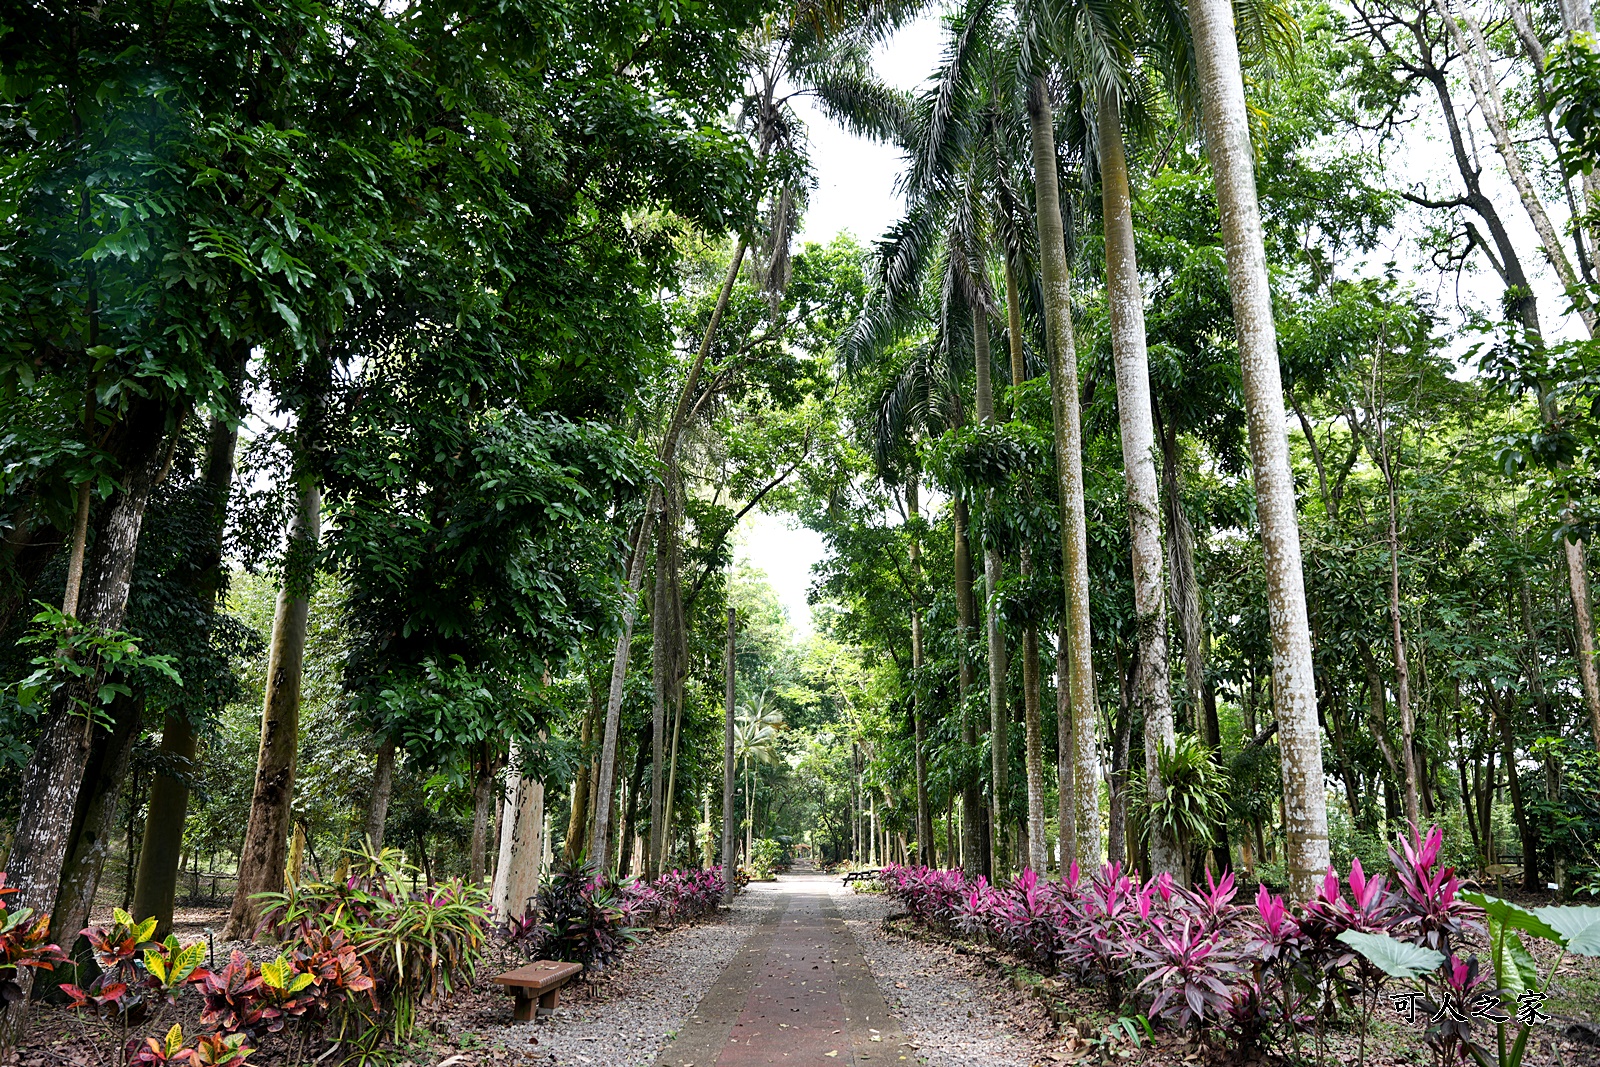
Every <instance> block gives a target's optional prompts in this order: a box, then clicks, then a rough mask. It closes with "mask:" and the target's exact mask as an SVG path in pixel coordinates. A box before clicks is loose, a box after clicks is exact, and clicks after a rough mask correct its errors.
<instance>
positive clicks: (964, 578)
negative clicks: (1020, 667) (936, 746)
mask: <svg viewBox="0 0 1600 1067" xmlns="http://www.w3.org/2000/svg"><path fill="white" fill-rule="evenodd" d="M951 526H952V528H953V533H954V536H955V546H954V553H955V572H956V631H957V632H956V646H957V649H958V652H957V664H958V666H957V672H958V673H957V676H956V677H957V692H958V693H959V696H960V701H961V743H962V745H964V746H966V748H968V749H969V750H970V749H973V748H976V747H977V746H978V729H977V724H976V723H974V722H973V721H972V714H971V713H970V711H969V710H968V708H967V694H968V693H969V692H971V691H972V684H973V681H974V678H973V670H972V656H971V655H970V654H969V652H968V649H969V647H970V645H971V642H972V625H973V621H974V619H975V618H976V616H977V605H976V604H974V603H973V596H972V542H971V539H970V538H969V536H968V533H969V531H970V530H971V529H972V522H971V517H970V516H969V515H968V514H967V506H966V504H965V503H963V502H962V500H961V498H960V497H957V498H956V499H954V500H953V501H951ZM987 824H988V818H987V815H986V813H985V812H984V808H983V794H982V790H981V787H980V786H979V784H978V780H977V778H976V777H975V776H973V775H970V774H969V775H966V776H965V778H964V779H963V781H962V783H961V869H962V870H963V871H965V872H966V874H967V876H968V877H969V878H970V877H975V876H977V875H978V874H980V873H985V872H986V871H987V870H988V867H989V849H988V845H987V844H986V841H987V838H988V833H987V830H986V827H987Z"/></svg>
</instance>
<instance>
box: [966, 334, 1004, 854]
mask: <svg viewBox="0 0 1600 1067" xmlns="http://www.w3.org/2000/svg"><path fill="white" fill-rule="evenodd" d="M972 347H973V361H974V365H975V366H976V368H977V376H978V403H977V409H978V421H979V422H980V423H992V422H994V385H993V382H992V376H991V367H990V362H989V361H990V352H989V318H988V316H987V315H986V314H985V313H984V311H983V309H982V308H981V307H979V306H978V305H976V304H974V305H973V307H972ZM999 586H1000V550H999V549H997V548H995V546H994V544H993V543H992V540H991V539H990V538H985V539H984V546H983V621H984V633H985V634H986V636H987V637H988V644H989V845H990V858H989V863H990V869H991V872H992V874H991V877H994V878H998V877H1000V875H1001V873H1002V872H1004V871H1006V870H1007V869H1009V867H1010V864H1011V857H1010V856H1008V855H1007V854H1006V852H1007V849H1006V845H1005V840H1006V834H1005V826H1006V808H1007V801H1008V800H1009V799H1010V798H1009V796H1008V790H1007V788H1006V786H1007V783H1006V771H1007V769H1008V764H1009V763H1010V760H1009V759H1008V758H1007V757H1008V756H1009V755H1010V746H1009V745H1008V744H1007V738H1006V734H1007V730H1006V727H1007V724H1008V722H1009V719H1008V717H1007V714H1006V638H1005V633H1004V631H1002V630H1001V628H1000V602H999Z"/></svg>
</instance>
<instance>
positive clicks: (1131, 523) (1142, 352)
mask: <svg viewBox="0 0 1600 1067" xmlns="http://www.w3.org/2000/svg"><path fill="white" fill-rule="evenodd" d="M1097 142H1098V146H1099V150H1100V198H1101V204H1102V206H1103V210H1104V212H1105V244H1106V291H1107V303H1108V304H1109V305H1110V311H1111V354H1112V359H1113V361H1114V362H1115V364H1116V374H1117V416H1118V421H1119V423H1120V424H1121V430H1122V471H1123V479H1124V481H1125V483H1126V485H1127V490H1128V539H1129V541H1130V542H1131V544H1132V546H1133V610H1134V613H1135V615H1136V617H1137V618H1136V624H1137V628H1138V640H1139V659H1138V663H1139V673H1138V677H1137V678H1136V679H1135V680H1134V686H1133V700H1134V706H1135V707H1136V708H1137V709H1138V712H1139V715H1140V717H1141V718H1142V719H1143V720H1144V773H1145V792H1146V794H1147V795H1148V796H1149V798H1150V804H1151V807H1152V808H1154V807H1155V806H1156V805H1158V804H1160V803H1162V802H1163V801H1164V800H1165V799H1166V787H1165V783H1163V782H1162V781H1161V771H1160V767H1159V762H1160V758H1161V755H1162V753H1164V752H1170V751H1171V750H1172V746H1173V725H1172V692H1171V689H1170V687H1169V684H1168V666H1167V597H1166V586H1165V583H1164V581H1163V575H1162V569H1161V568H1162V559H1161V497H1160V490H1159V488H1158V486H1157V482H1156V463H1155V456H1156V436H1155V428H1154V426H1153V425H1152V424H1151V411H1150V364H1149V359H1148V356H1147V353H1146V349H1145V337H1144V291H1143V290H1142V289H1141V288H1140V286H1139V263H1138V258H1137V254H1136V252H1135V250H1134V244H1133V201H1132V197H1131V195H1130V194H1129V191H1128V161H1127V157H1126V155H1125V154H1124V151H1123V146H1122V115H1121V112H1120V110H1119V108H1118V105H1117V101H1116V99H1115V97H1114V96H1113V95H1112V94H1111V93H1110V92H1108V91H1102V92H1101V94H1100V106H1099V128H1098V131H1097ZM1147 822H1148V825H1149V836H1150V866H1151V870H1152V873H1155V874H1163V873H1165V874H1171V875H1175V876H1183V875H1184V874H1185V873H1186V872H1185V867H1186V866H1187V865H1186V863H1185V857H1184V855H1183V852H1182V850H1181V849H1180V848H1179V845H1178V842H1176V841H1174V840H1173V839H1172V837H1171V835H1170V834H1168V833H1167V832H1166V831H1165V830H1163V829H1162V827H1161V826H1160V825H1159V824H1158V822H1157V821H1156V820H1155V819H1153V818H1152V819H1149V820H1147Z"/></svg>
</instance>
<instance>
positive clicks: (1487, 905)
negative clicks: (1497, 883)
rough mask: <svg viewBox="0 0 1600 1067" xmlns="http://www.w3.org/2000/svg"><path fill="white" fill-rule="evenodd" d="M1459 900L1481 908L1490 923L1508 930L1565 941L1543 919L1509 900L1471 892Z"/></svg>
mask: <svg viewBox="0 0 1600 1067" xmlns="http://www.w3.org/2000/svg"><path fill="white" fill-rule="evenodd" d="M1461 898H1462V899H1463V900H1465V901H1468V902H1469V903H1472V904H1476V905H1477V906H1478V907H1480V908H1482V909H1483V910H1484V912H1485V913H1487V914H1488V916H1489V919H1490V921H1491V922H1498V923H1500V924H1501V925H1502V926H1506V927H1509V928H1510V929H1513V930H1521V931H1523V932H1524V933H1528V934H1532V935H1534V936H1535V937H1542V938H1544V939H1545V940H1546V941H1555V942H1558V943H1561V942H1564V940H1565V939H1564V938H1563V937H1562V936H1561V934H1560V932H1558V931H1557V930H1556V929H1554V928H1553V927H1552V926H1551V925H1550V924H1549V923H1548V922H1546V921H1545V920H1544V919H1541V918H1540V917H1539V916H1538V915H1537V914H1535V913H1534V912H1531V911H1529V910H1528V909H1527V908H1524V907H1521V906H1519V905H1516V904H1513V903H1511V901H1509V900H1501V899H1500V898H1499V897H1491V896H1489V895H1488V894H1486V893H1473V892H1466V893H1462V894H1461Z"/></svg>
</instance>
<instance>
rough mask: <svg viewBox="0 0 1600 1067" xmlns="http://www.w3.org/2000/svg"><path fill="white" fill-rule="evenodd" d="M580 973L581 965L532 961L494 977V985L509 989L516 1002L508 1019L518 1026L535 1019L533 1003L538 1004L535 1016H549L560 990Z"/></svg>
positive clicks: (557, 1001)
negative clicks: (514, 1021) (511, 1018)
mask: <svg viewBox="0 0 1600 1067" xmlns="http://www.w3.org/2000/svg"><path fill="white" fill-rule="evenodd" d="M581 970H583V965H582V964H581V963H557V962H555V961H554V960H535V961H534V962H533V963H530V964H528V965H527V966H526V967H518V968H517V969H516V970H514V971H507V972H506V973H505V974H501V975H496V976H495V978H494V981H495V982H496V983H497V984H499V985H503V986H507V987H509V988H510V990H511V992H512V994H514V995H515V996H516V998H517V1003H516V1009H515V1011H514V1013H513V1015H512V1017H513V1018H514V1019H516V1021H517V1022H519V1023H528V1022H533V1021H534V1019H535V1017H536V1016H535V1011H534V1000H535V998H537V1000H538V1005H539V1006H538V1012H537V1014H538V1015H550V1014H552V1013H553V1012H554V1011H555V1010H556V1005H557V1004H559V1003H560V1000H561V987H562V986H564V985H566V984H567V983H568V982H570V981H572V979H573V977H574V976H575V975H577V974H578V972H579V971H581Z"/></svg>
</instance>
